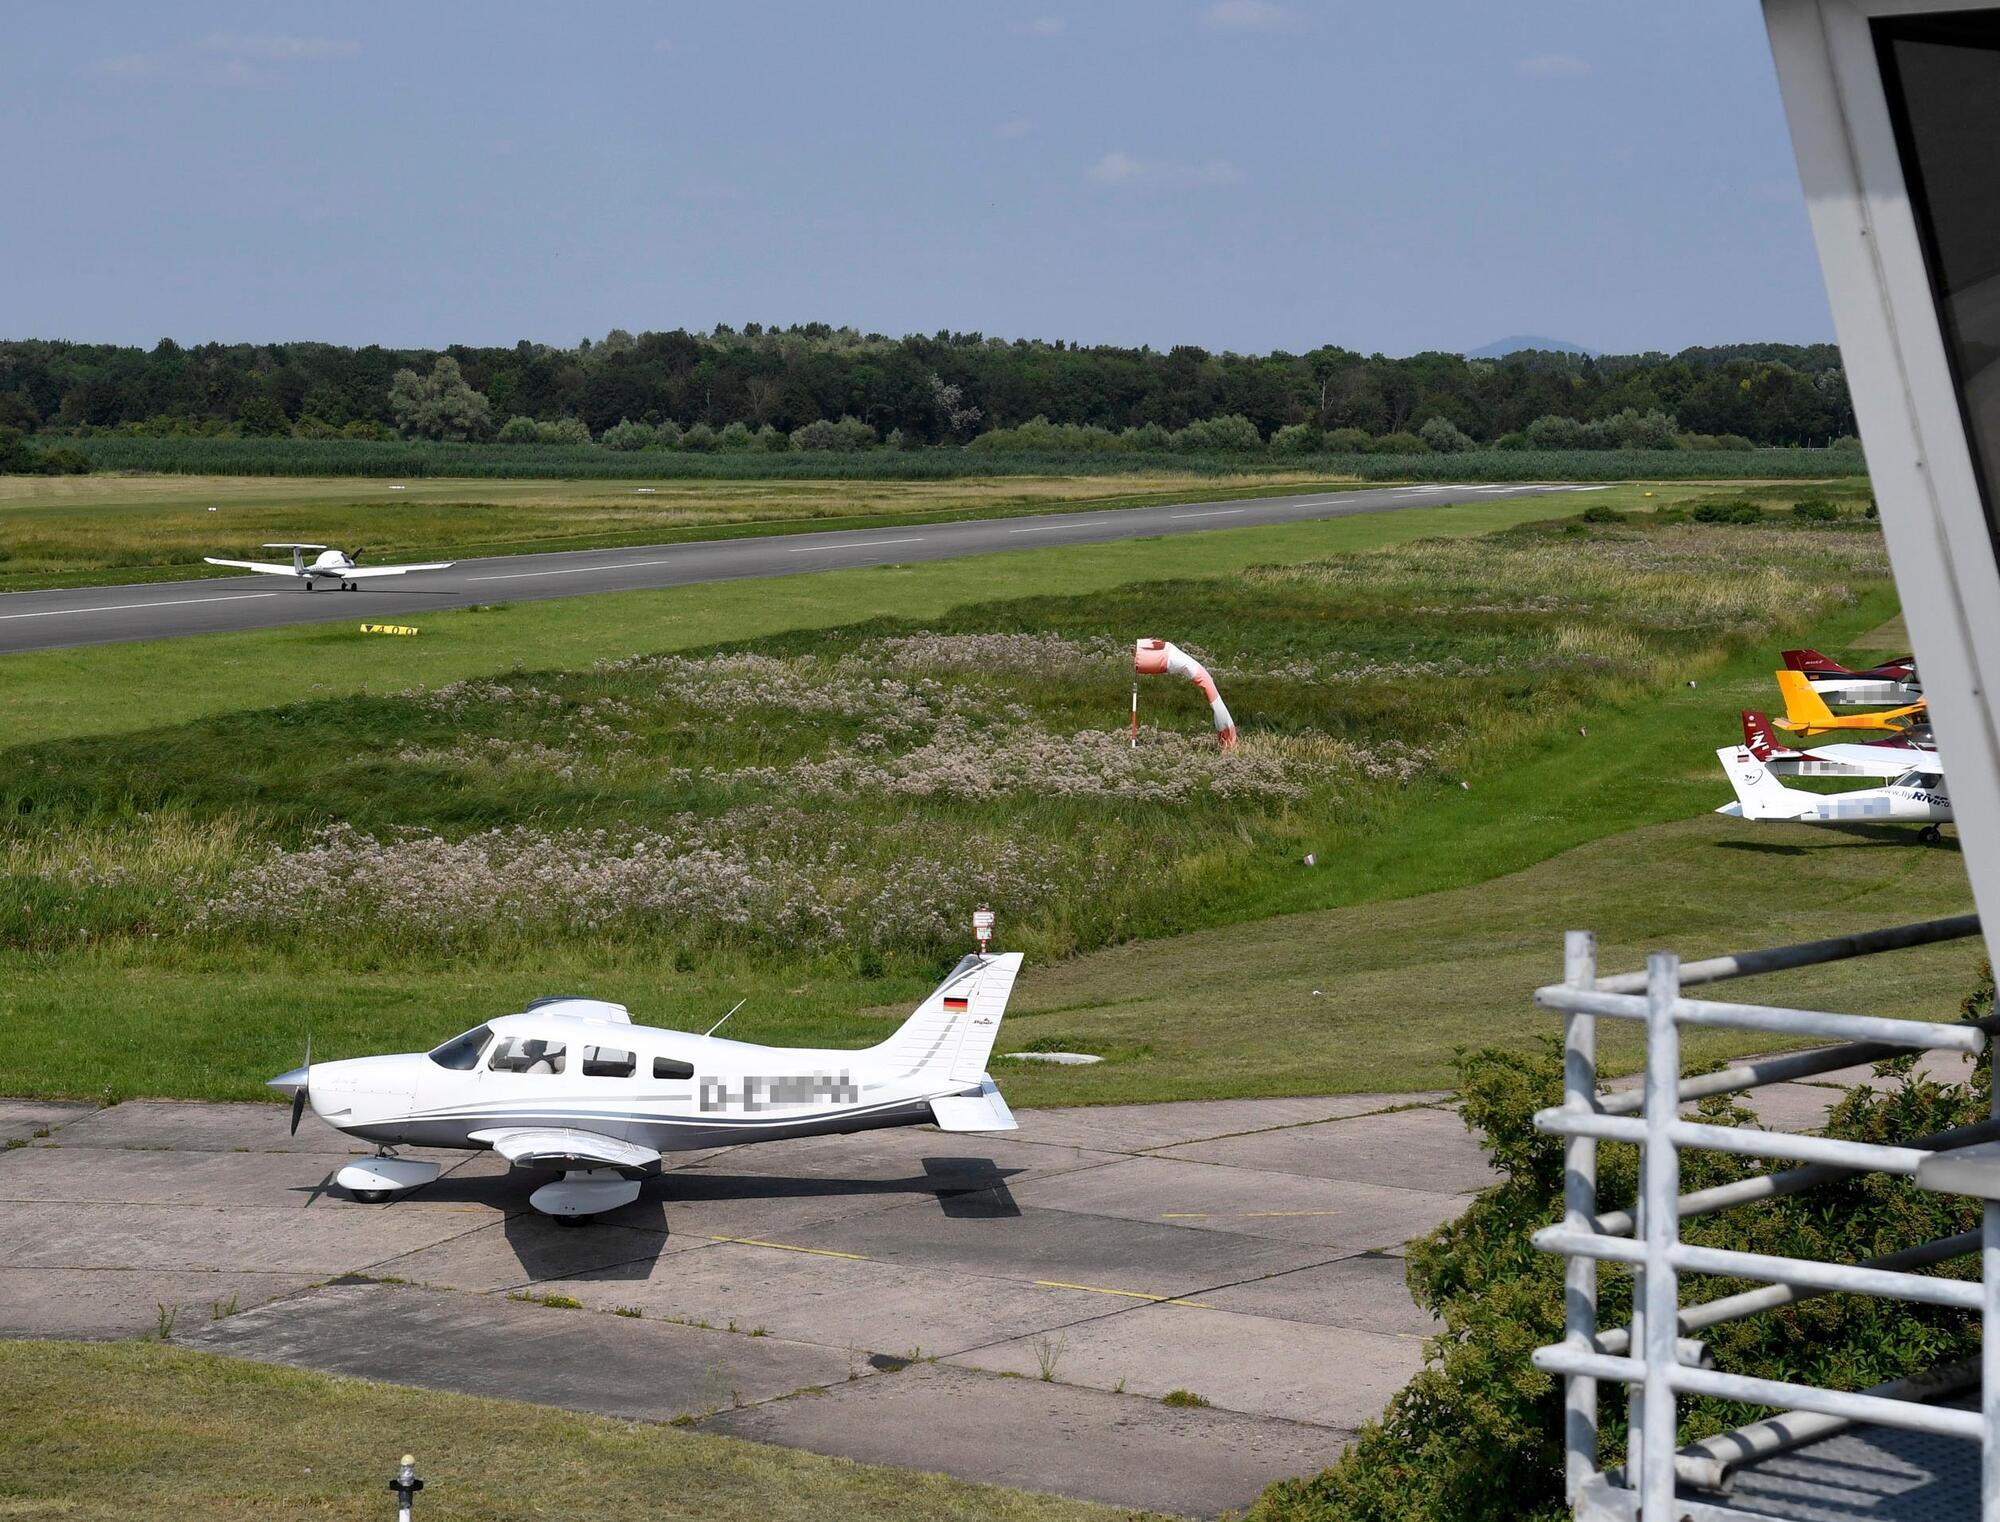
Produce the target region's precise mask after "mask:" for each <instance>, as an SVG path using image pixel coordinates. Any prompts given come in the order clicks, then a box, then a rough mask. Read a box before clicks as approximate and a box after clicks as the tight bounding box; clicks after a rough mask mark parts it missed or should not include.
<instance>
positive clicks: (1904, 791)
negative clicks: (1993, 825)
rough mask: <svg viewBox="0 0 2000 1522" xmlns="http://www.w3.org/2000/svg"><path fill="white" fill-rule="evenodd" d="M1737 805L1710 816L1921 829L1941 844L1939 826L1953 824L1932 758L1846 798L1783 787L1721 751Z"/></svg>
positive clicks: (1758, 766)
mask: <svg viewBox="0 0 2000 1522" xmlns="http://www.w3.org/2000/svg"><path fill="white" fill-rule="evenodd" d="M1715 755H1716V759H1717V760H1719V761H1720V762H1721V763H1722V769H1723V771H1724V772H1726V773H1728V775H1729V785H1730V786H1731V787H1733V788H1735V789H1736V801H1735V802H1734V803H1725V804H1723V806H1722V807H1721V808H1719V809H1717V810H1716V811H1715V812H1716V813H1718V814H1728V815H1731V816H1732V817H1734V818H1737V819H1758V820H1767V819H1786V820H1792V821H1794V822H1796V823H1799V824H1846V823H1848V822H1850V821H1853V820H1871V821H1880V822H1884V823H1888V824H1921V825H1923V827H1924V828H1923V834H1922V838H1923V839H1924V840H1925V841H1926V842H1935V841H1937V840H1940V839H1942V838H1943V836H1942V833H1941V832H1940V831H1939V829H1938V826H1939V825H1940V824H1949V823H1951V820H1952V812H1951V798H1950V796H1949V795H1948V794H1947V793H1946V792H1945V783H1944V768H1943V767H1942V766H1941V765H1940V764H1939V762H1938V759H1937V755H1936V753H1935V752H1932V753H1931V754H1929V755H1922V754H1919V755H1917V756H1914V757H1913V758H1912V760H1911V762H1910V764H1909V767H1908V769H1907V770H1905V771H1904V773H1903V774H1902V775H1901V776H1900V777H1898V778H1897V779H1896V780H1895V781H1894V782H1891V783H1890V784H1889V785H1888V786H1886V787H1864V788H1856V789H1854V790H1852V791H1850V792H1845V793H1808V792H1805V791H1804V790H1802V789H1800V788H1795V787H1786V786H1785V784H1784V783H1782V782H1780V781H1779V780H1778V779H1777V778H1776V777H1775V776H1774V775H1772V773H1771V770H1770V768H1769V767H1767V766H1765V764H1764V763H1763V762H1762V761H1759V760H1758V759H1757V758H1756V757H1755V756H1753V755H1752V754H1751V753H1750V752H1749V750H1748V749H1746V748H1745V747H1743V746H1740V745H1725V746H1723V747H1722V749H1720V750H1718V751H1717V752H1716V753H1715Z"/></svg>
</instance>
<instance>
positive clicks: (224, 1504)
mask: <svg viewBox="0 0 2000 1522" xmlns="http://www.w3.org/2000/svg"><path fill="white" fill-rule="evenodd" d="M875 1377H877V1378H894V1377H895V1376H894V1375H877V1376H875ZM406 1450H407V1451H410V1452H413V1453H414V1454H416V1456H417V1458H418V1461H419V1462H418V1472H419V1474H420V1475H421V1476H422V1477H423V1479H424V1481H425V1489H424V1491H423V1493H422V1494H421V1495H420V1496H419V1497H418V1498H417V1515H418V1516H420V1517H435V1518H438V1519H440V1522H443V1519H449V1518H454V1517H465V1518H472V1517H476V1518H480V1519H482V1522H515V1519H519V1522H527V1519H530V1518H543V1517H557V1516H559V1517H587V1518H591V1519H593V1522H640V1519H645V1522H653V1519H656V1518H660V1517H690V1516H699V1517H701V1518H702V1519H703V1522H766V1519H769V1522H826V1519H829V1518H847V1517H854V1518H861V1517H866V1518H870V1519H878V1522H903V1519H909V1522H915V1519H919V1518H921V1519H924V1522H930V1519H934V1518H935V1519H963V1522H986V1519H988V1518H992V1519H996V1522H1113V1519H1116V1518H1119V1517H1135V1516H1136V1515H1137V1514H1136V1513H1131V1512H1125V1511H1120V1510H1117V1509H1114V1508H1112V1507H1106V1506H1092V1505H1088V1504H1085V1503H1084V1502H1080V1501H1070V1500H1064V1499H1061V1498H1059V1497H1054V1496H1042V1495H1031V1494H1028V1493H1026V1492H1023V1491H1013V1490H1002V1489H999V1488H996V1487H994V1486H987V1485H973V1484H968V1483H966V1482H965V1481H962V1480H953V1479H948V1478H946V1477H945V1476H942V1475H930V1474H919V1473H915V1472H913V1471H909V1470H901V1469H885V1468H879V1467H875V1466H871V1465H866V1464H854V1463H849V1462H847V1461H845V1460H841V1459H828V1458H821V1457H819V1456H818V1455H816V1454H809V1453H798V1452H793V1451H791V1450H789V1449H783V1448H770V1447H765V1446H763V1445H761V1444H757V1443H747V1442H741V1441H738V1440H736V1439H733V1438H725V1437H711V1436H709V1435H707V1434H704V1433H694V1432H680V1431H676V1430H674V1429H673V1428H671V1427H660V1426H654V1425H650V1424H646V1423H638V1422H620V1421H614V1420H611V1419H609V1418H605V1417H596V1416H580V1415H573V1414H570V1413H568V1412H562V1411H553V1410H550V1409H548V1408H546V1407H542V1406H526V1405H517V1404H512V1403H509V1402H505V1401H494V1400H477V1399H473V1398H471V1397H468V1396H462V1395H439V1394H434V1393H432V1392H430V1391H425V1390H410V1389H403V1388H400V1387H397V1386H393V1385H377V1384H370V1383H368V1382H366V1381H362V1380H355V1379H337V1378H333V1377H330V1376H327V1375H322V1374H309V1373H304V1372H301V1371H298V1370H294V1369H284V1368H275V1367H271V1366H269V1365H264V1364H254V1363H241V1362H238V1361H236V1360H233V1359H227V1358H217V1357H214V1356H212V1355H209V1354H202V1353H190V1352H184V1351H181V1350H179V1349H174V1348H164V1347H161V1346H159V1345H157V1344H149V1343H144V1342H126V1343H117V1344H112V1345H109V1346H92V1345H80V1344H75V1343H38V1342H0V1516H4V1517H9V1518H22V1519H28V1518H34V1519H41V1518H64V1519H76V1522H97V1519H107V1522H108V1519H111V1518H120V1519H122V1518H127V1517H141V1516H152V1517H161V1516H192V1517H204V1518H220V1519H224V1522H228V1519H239V1522H252V1519H255V1522H263V1519H265V1518H270V1517H309V1516H310V1517H358V1516H371V1515H378V1514H386V1513H387V1512H388V1511H389V1510H390V1509H391V1508H392V1506H393V1497H390V1496H389V1495H387V1494H386V1492H385V1489H384V1487H385V1486H386V1485H387V1483H388V1480H389V1477H390V1475H392V1474H393V1473H394V1472H395V1467H396V1464H397V1461H398V1459H399V1458H400V1456H401V1455H402V1454H403V1453H404V1452H405V1451H406Z"/></svg>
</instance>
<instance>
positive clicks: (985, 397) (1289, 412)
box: [0, 323, 1855, 452]
mask: <svg viewBox="0 0 2000 1522" xmlns="http://www.w3.org/2000/svg"><path fill="white" fill-rule="evenodd" d="M0 428H12V429H17V430H19V431H21V432H22V433H25V434H35V433H47V434H57V435H60V434H78V435H80V434H88V433H93V432H98V431H118V432H131V433H141V434H148V433H150V434H162V435H204V434H209V435H229V436H240V437H281V436H287V435H292V436H300V437H306V438H341V437H347V438H364V439H385V438H395V437H413V438H439V439H454V438H463V439H497V440H501V441H516V440H518V441H534V442H544V443H546V442H567V443H582V442H586V441H595V442H599V443H603V444H605V445H607V446H609V447H611V448H613V449H617V448H677V449H696V450H701V449H708V448H716V449H763V450H772V451H777V450H780V449H793V448H828V449H841V448H859V447H864V446H866V445H873V444H877V443H890V444H894V445H899V446H901V447H905V448H919V447H923V446H928V445H937V444H957V445H967V444H970V445H975V446H977V447H984V448H993V449H1004V448H1017V447H1035V448H1063V449H1072V450H1078V449H1080V450H1110V449H1119V448H1138V449H1148V450H1150V449H1155V448H1162V447H1165V448H1185V449H1189V450H1193V449H1197V448H1200V449H1236V448H1254V447H1262V446H1264V445H1275V446H1276V447H1278V448H1280V449H1285V448H1297V449H1299V450H1301V451H1303V450H1308V449H1313V450H1316V449H1321V448H1326V447H1331V448H1333V449H1335V450H1341V449H1348V450H1353V449H1363V448H1367V449H1376V448H1382V447H1383V446H1384V445H1385V444H1386V446H1387V447H1386V449H1385V451H1384V452H1395V451H1397V450H1399V449H1409V450H1411V451H1415V450H1418V449H1456V448H1461V447H1473V446H1492V445H1499V446H1502V447H1506V446H1519V447H1535V448H1566V449H1568V448H1594V447H1603V448H1634V447H1638V448H1644V447H1663V446H1670V445H1671V444H1673V443H1674V442H1676V441H1679V442H1682V443H1688V442H1693V443H1695V444H1697V445H1698V446H1704V447H1716V446H1717V445H1718V444H1720V445H1722V447H1729V446H1730V445H1731V444H1735V445H1737V447H1748V446H1749V445H1791V446H1801V445H1803V446H1812V445H1823V444H1827V443H1830V442H1832V441H1834V440H1837V439H1840V438H1843V437H1845V436H1848V435H1851V434H1853V433H1854V431H1855V424H1854V413H1853V406H1852V404H1851V402H1850V400H1849V397H1848V391H1847V382H1846V377H1845V374H1844V373H1843V371H1842V369H1841V365H1840V356H1839V351H1838V350H1837V349H1836V348H1835V347H1834V346H1833V345H1831V344H1812V345H1792V344H1737V345H1729V346H1725V347H1720V348H1693V349H1684V350H1682V351H1681V352H1679V353H1678V354H1672V355H1668V354H1660V353H1651V354H1634V355H1618V356H1601V357H1588V356H1582V355H1570V354H1557V353H1549V352H1541V351H1532V352H1524V353H1520V354H1514V355H1509V356H1507V357H1506V358H1505V359H1503V360H1498V361H1493V360H1468V359H1466V358H1465V357H1463V356H1462V355H1457V354H1446V353H1425V354H1416V355H1411V356H1408V357H1405V358H1391V357H1388V356H1384V355H1381V354H1372V355H1363V354H1359V353H1356V352H1354V351H1352V350H1349V349H1343V348H1339V347H1336V346H1331V345H1328V346H1324V347H1321V348H1317V349H1313V350H1310V351H1308V352H1305V353H1299V354H1294V353H1288V352H1284V351H1273V352H1272V353H1269V354H1233V353H1212V352H1210V351H1208V350H1206V349H1201V348H1197V347H1194V346H1192V345H1178V346H1176V347H1174V348H1171V349H1164V350H1162V349H1154V348H1149V347H1147V348H1136V349H1135V348H1122V347H1115V346H1110V345H1088V346H1087V345H1081V344H1071V343H1066V342H1063V341H1061V340H1056V341H1053V342H1044V341H1040V340H1028V339H1020V340H1005V339H999V338H988V337H985V336H984V335H981V334H978V333H939V334H936V335H934V336H931V337H922V336H910V337H904V338H888V337H884V336H882V335H880V334H862V333H858V332H856V331H854V330H853V329H851V328H834V327H831V326H828V325H827V324H824V323H808V324H803V325H796V326H793V327H789V328H783V329H779V328H766V327H764V326H762V325H761V324H758V323H749V324H746V325H745V326H744V327H743V328H741V329H740V330H739V329H736V328H732V327H729V326H720V327H717V328H716V329H715V330H714V331H713V332H708V333H690V332H686V331H682V330H675V331H673V332H665V333H661V332H646V333H640V334H637V335H634V334H632V333H629V332H626V331H624V330H622V329H614V330H613V331H612V332H611V333H610V334H608V335H607V336H606V337H605V338H603V339H602V340H598V341H591V340H588V339H586V340H584V341H583V342H581V343H579V344H577V345H576V346H575V347H573V348H557V347H553V346H551V345H547V344H536V343H530V342H527V341H525V340H524V341H522V342H520V343H518V344H516V345H514V346H513V347H511V348H475V347H468V346H464V345H453V346H451V347H449V348H447V349H444V350H430V349H389V348H383V347H381V346H379V345H369V346H367V347H364V348H345V347H341V346H339V345H334V344H322V343H287V344H198V345H192V346H188V347H183V346H182V345H180V344H178V343H176V342H174V341H173V340H171V339H162V340H161V341H160V342H159V343H158V344H156V345H155V346H154V347H153V348H151V349H141V348H137V347H122V346H116V345H100V344H76V343H68V342H62V341H50V340H10V341H4V342H0ZM1190 430H1192V432H1190ZM1253 435H1254V438H1253V437H1252V436H1253ZM1364 440H1365V441H1366V442H1365V443H1363V442H1360V441H1364Z"/></svg>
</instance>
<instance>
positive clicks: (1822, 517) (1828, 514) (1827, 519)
mask: <svg viewBox="0 0 2000 1522" xmlns="http://www.w3.org/2000/svg"><path fill="white" fill-rule="evenodd" d="M1792 516H1793V517H1794V518H1801V519H1803V520H1804V521H1806V522H1807V523H1838V522H1839V521H1840V519H1841V512H1840V509H1839V508H1837V507H1835V506H1834V505H1833V504H1832V503H1831V502H1829V501H1827V500H1826V498H1824V497H1806V498H1803V499H1802V500H1800V501H1798V502H1794V503H1793V504H1792Z"/></svg>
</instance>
